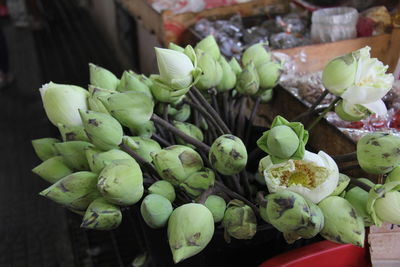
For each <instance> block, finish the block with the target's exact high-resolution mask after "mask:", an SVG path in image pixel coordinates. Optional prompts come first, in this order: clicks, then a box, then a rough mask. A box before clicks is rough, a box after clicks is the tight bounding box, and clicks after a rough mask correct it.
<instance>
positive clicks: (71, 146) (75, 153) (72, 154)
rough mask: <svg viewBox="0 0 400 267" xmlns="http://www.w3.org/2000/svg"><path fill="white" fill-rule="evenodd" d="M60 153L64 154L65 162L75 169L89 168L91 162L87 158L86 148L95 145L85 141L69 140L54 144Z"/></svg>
mask: <svg viewBox="0 0 400 267" xmlns="http://www.w3.org/2000/svg"><path fill="white" fill-rule="evenodd" d="M54 146H55V148H56V149H57V151H58V153H59V154H60V155H61V156H63V158H64V160H65V164H67V166H68V167H70V168H71V169H74V170H80V171H84V170H88V169H89V163H88V161H87V159H86V154H85V150H86V149H87V148H89V147H92V146H93V145H92V144H91V143H88V142H84V141H69V142H64V143H56V144H54Z"/></svg>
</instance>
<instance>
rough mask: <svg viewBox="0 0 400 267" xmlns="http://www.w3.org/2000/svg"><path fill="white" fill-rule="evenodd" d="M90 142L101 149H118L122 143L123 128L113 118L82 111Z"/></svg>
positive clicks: (98, 113)
mask: <svg viewBox="0 0 400 267" xmlns="http://www.w3.org/2000/svg"><path fill="white" fill-rule="evenodd" d="M80 114H81V117H82V121H83V125H84V127H85V131H86V134H87V136H88V137H89V139H90V141H91V142H92V143H93V144H94V145H95V146H97V147H98V148H100V149H103V150H109V149H113V148H116V147H117V146H118V145H119V144H120V143H121V142H122V135H123V131H122V127H121V124H119V122H118V121H117V120H116V119H114V118H113V117H112V116H110V115H108V114H104V113H100V112H95V111H89V110H88V111H80Z"/></svg>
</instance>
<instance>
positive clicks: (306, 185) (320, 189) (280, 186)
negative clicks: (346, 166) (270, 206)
mask: <svg viewBox="0 0 400 267" xmlns="http://www.w3.org/2000/svg"><path fill="white" fill-rule="evenodd" d="M263 164H264V167H265V170H264V177H265V181H266V184H267V186H268V190H269V192H270V193H273V192H277V191H280V190H290V191H293V192H296V193H298V194H300V195H302V196H303V197H306V198H308V199H309V200H311V201H312V202H314V203H318V202H320V201H321V200H322V199H324V198H326V197H327V196H329V195H330V194H331V193H332V192H333V191H334V190H335V188H336V186H337V184H338V181H339V170H338V167H337V165H336V163H335V161H334V160H333V159H332V158H331V157H330V156H329V155H328V154H326V153H325V152H323V151H320V152H319V153H318V154H315V153H311V152H309V151H305V154H304V157H303V159H302V160H292V159H290V160H287V161H285V162H283V163H279V164H273V163H272V161H271V159H270V158H269V156H268V157H267V158H266V159H265V160H264V162H263Z"/></svg>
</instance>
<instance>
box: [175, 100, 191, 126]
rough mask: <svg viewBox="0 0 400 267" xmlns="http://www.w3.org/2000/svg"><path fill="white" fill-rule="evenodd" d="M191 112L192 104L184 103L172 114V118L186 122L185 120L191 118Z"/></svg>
mask: <svg viewBox="0 0 400 267" xmlns="http://www.w3.org/2000/svg"><path fill="white" fill-rule="evenodd" d="M190 114H191V110H190V106H189V105H187V104H184V105H183V106H182V107H181V108H180V109H178V110H177V111H176V113H175V114H173V115H172V118H173V119H174V120H175V121H181V122H184V121H187V120H188V119H189V117H190Z"/></svg>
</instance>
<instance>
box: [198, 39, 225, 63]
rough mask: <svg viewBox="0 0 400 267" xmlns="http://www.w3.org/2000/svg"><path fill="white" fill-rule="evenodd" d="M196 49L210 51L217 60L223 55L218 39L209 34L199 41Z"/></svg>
mask: <svg viewBox="0 0 400 267" xmlns="http://www.w3.org/2000/svg"><path fill="white" fill-rule="evenodd" d="M195 49H200V50H202V51H207V53H209V54H210V55H211V56H212V57H213V58H214V59H215V60H218V59H219V58H220V56H221V52H220V51H219V46H218V44H217V41H216V40H215V38H214V36H212V35H208V36H207V37H206V38H204V39H202V40H201V41H200V42H198V43H197V45H196V47H195Z"/></svg>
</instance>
